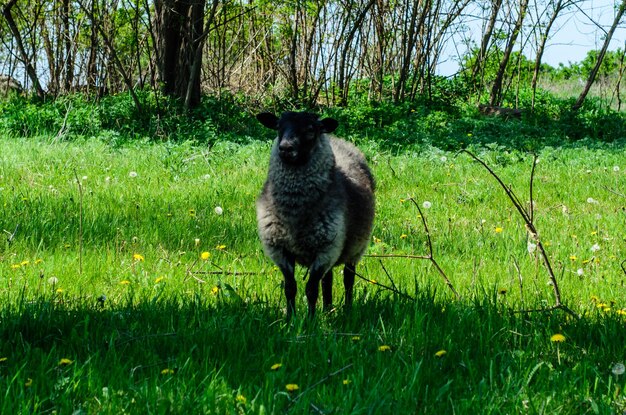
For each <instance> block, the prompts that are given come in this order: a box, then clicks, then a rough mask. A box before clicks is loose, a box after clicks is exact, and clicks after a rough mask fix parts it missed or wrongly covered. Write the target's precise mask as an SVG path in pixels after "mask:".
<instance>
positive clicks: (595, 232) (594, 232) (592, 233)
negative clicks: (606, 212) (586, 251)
mask: <svg viewBox="0 0 626 415" xmlns="http://www.w3.org/2000/svg"><path fill="white" fill-rule="evenodd" d="M597 234H598V231H592V232H591V234H590V235H591V236H593V235H597Z"/></svg>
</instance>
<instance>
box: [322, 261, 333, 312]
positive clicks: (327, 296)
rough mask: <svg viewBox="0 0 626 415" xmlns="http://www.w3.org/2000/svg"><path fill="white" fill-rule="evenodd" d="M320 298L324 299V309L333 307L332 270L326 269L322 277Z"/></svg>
mask: <svg viewBox="0 0 626 415" xmlns="http://www.w3.org/2000/svg"><path fill="white" fill-rule="evenodd" d="M322 299H323V300H324V311H326V312H328V311H330V310H331V309H332V308H333V270H332V268H331V269H329V270H328V272H327V273H326V275H324V278H322Z"/></svg>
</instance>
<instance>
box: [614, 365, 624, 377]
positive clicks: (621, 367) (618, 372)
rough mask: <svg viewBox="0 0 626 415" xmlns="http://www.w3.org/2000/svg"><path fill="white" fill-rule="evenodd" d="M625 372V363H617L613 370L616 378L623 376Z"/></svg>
mask: <svg viewBox="0 0 626 415" xmlns="http://www.w3.org/2000/svg"><path fill="white" fill-rule="evenodd" d="M625 371H626V367H625V366H624V364H623V363H615V364H614V365H613V368H612V369H611V372H613V374H614V375H615V376H619V375H623V374H624V372H625Z"/></svg>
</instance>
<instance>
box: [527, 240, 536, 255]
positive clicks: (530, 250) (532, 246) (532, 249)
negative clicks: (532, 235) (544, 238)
mask: <svg viewBox="0 0 626 415" xmlns="http://www.w3.org/2000/svg"><path fill="white" fill-rule="evenodd" d="M526 249H528V253H530V254H532V253H533V252H535V251H536V250H537V244H534V243H532V242H528V245H527V246H526Z"/></svg>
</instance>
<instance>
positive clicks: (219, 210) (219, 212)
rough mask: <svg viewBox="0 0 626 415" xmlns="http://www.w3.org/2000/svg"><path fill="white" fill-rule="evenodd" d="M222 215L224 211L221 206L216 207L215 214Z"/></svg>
mask: <svg viewBox="0 0 626 415" xmlns="http://www.w3.org/2000/svg"><path fill="white" fill-rule="evenodd" d="M222 213H224V209H222V207H221V206H215V214H216V215H221V214H222Z"/></svg>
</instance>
